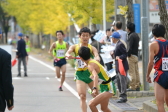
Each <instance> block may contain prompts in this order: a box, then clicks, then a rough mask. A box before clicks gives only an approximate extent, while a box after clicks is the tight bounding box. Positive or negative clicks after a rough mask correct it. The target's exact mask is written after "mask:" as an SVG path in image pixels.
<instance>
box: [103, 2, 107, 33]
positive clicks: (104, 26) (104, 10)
mask: <svg viewBox="0 0 168 112" xmlns="http://www.w3.org/2000/svg"><path fill="white" fill-rule="evenodd" d="M103 31H104V32H106V0H103Z"/></svg>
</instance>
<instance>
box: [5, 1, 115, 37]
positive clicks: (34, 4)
mask: <svg viewBox="0 0 168 112" xmlns="http://www.w3.org/2000/svg"><path fill="white" fill-rule="evenodd" d="M3 6H4V9H5V11H6V12H8V14H9V15H12V16H15V18H16V19H17V22H18V24H19V25H20V26H21V28H22V29H25V30H31V31H32V32H33V33H36V34H37V33H40V32H43V33H45V34H54V33H55V31H56V30H65V29H66V28H67V27H68V26H69V25H70V24H72V22H71V23H70V18H69V16H68V14H71V15H72V18H73V19H74V20H75V21H76V23H77V24H78V25H83V24H85V25H86V24H88V22H89V20H91V22H92V23H93V24H101V23H102V0H61V1H60V0H47V1H46V0H6V3H4V5H3ZM106 14H107V20H109V18H110V17H111V16H112V15H113V14H114V0H106Z"/></svg>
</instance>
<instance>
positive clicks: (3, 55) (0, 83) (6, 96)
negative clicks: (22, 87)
mask: <svg viewBox="0 0 168 112" xmlns="http://www.w3.org/2000/svg"><path fill="white" fill-rule="evenodd" d="M0 39H1V31H0ZM13 90H14V88H13V85H12V73H11V55H10V54H9V53H7V52H6V51H5V50H3V49H1V48H0V112H4V111H5V108H6V104H7V107H8V110H12V109H13V108H14V106H13Z"/></svg>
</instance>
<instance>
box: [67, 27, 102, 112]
mask: <svg viewBox="0 0 168 112" xmlns="http://www.w3.org/2000/svg"><path fill="white" fill-rule="evenodd" d="M90 37H91V32H90V29H88V28H87V27H84V28H82V29H81V30H80V32H79V38H80V42H81V43H79V44H76V45H72V46H71V47H70V48H69V50H68V51H67V53H66V57H67V58H68V59H73V56H72V55H71V53H72V52H73V53H75V56H76V57H79V55H78V50H79V48H80V47H81V46H87V47H89V49H90V53H89V54H90V55H91V57H92V58H93V55H94V57H95V59H96V60H97V61H100V58H99V55H98V51H97V50H96V48H95V47H93V46H91V45H90V44H88V42H89V38H90ZM76 62H77V66H76V67H77V68H76V73H75V79H76V87H77V92H78V95H79V97H80V106H81V109H82V112H87V105H86V89H87V84H88V85H89V87H90V88H92V87H93V80H92V79H91V78H90V75H91V74H90V73H89V71H88V69H87V67H86V65H85V63H84V62H82V61H81V60H80V59H76Z"/></svg>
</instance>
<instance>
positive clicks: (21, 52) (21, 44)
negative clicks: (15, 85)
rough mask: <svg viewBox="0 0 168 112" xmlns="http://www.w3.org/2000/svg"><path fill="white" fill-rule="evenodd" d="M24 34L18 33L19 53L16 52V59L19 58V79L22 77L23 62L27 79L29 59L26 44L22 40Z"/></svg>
mask: <svg viewBox="0 0 168 112" xmlns="http://www.w3.org/2000/svg"><path fill="white" fill-rule="evenodd" d="M22 37H23V34H22V33H18V39H19V40H18V43H17V52H16V58H18V75H17V76H18V77H21V68H20V66H21V62H23V66H24V76H25V77H27V63H26V57H27V52H26V43H25V41H24V40H23V39H22Z"/></svg>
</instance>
